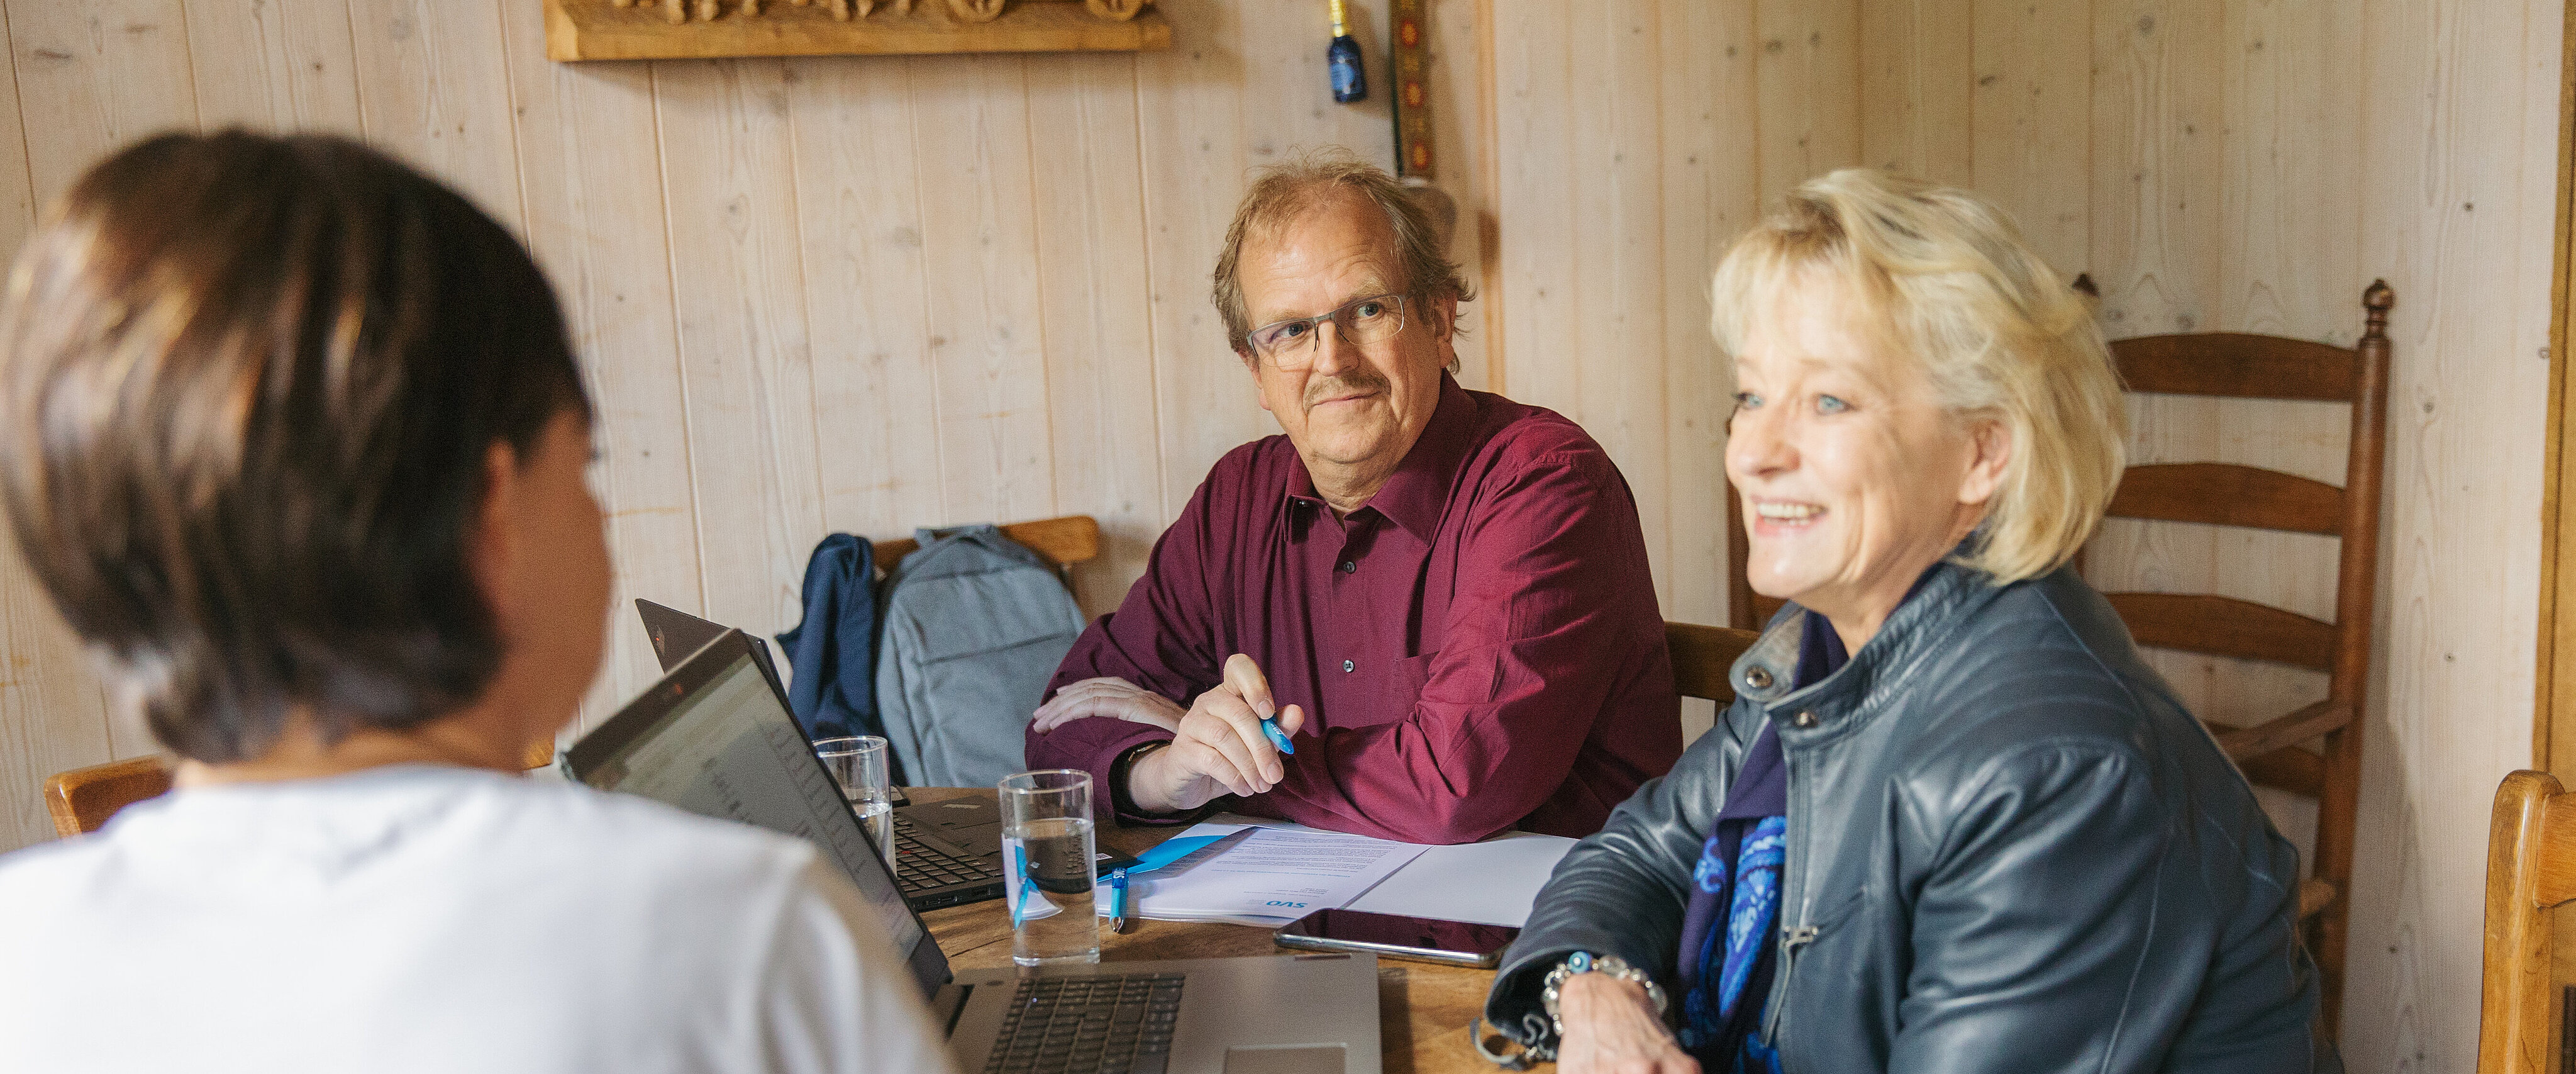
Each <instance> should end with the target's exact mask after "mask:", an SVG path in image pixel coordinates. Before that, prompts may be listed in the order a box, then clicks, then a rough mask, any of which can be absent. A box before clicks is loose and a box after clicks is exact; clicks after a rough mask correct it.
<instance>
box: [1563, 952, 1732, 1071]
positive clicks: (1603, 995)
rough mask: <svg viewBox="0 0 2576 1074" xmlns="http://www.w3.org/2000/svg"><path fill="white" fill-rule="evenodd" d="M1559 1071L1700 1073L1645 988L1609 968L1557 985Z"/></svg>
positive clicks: (1574, 977)
mask: <svg viewBox="0 0 2576 1074" xmlns="http://www.w3.org/2000/svg"><path fill="white" fill-rule="evenodd" d="M1556 1009H1557V1020H1558V1021H1560V1022H1562V1023H1564V1024H1565V1035H1564V1036H1562V1037H1560V1038H1558V1040H1557V1042H1556V1069H1557V1070H1558V1071H1559V1074H1699V1061H1698V1060H1696V1059H1693V1058H1691V1057H1690V1056H1689V1054H1687V1053H1685V1052H1683V1051H1682V1045H1681V1042H1680V1041H1677V1040H1674V1039H1673V1034H1672V1031H1671V1030H1668V1029H1665V1028H1664V1020H1663V1019H1662V1018H1661V1017H1658V1016H1657V1015H1656V1014H1655V1006H1654V1004H1653V1003H1652V1002H1651V1001H1649V1000H1648V999H1647V998H1646V990H1645V988H1644V987H1642V986H1640V985H1638V984H1637V982H1635V981H1622V980H1620V979H1618V978H1616V977H1612V976H1610V975H1609V974H1606V973H1578V974H1575V975H1574V976H1572V977H1568V978H1566V979H1565V983H1564V984H1563V985H1560V986H1558V988H1557V1004H1556Z"/></svg>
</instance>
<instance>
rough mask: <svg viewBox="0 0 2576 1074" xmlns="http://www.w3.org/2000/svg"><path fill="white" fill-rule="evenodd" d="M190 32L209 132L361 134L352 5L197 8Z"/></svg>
mask: <svg viewBox="0 0 2576 1074" xmlns="http://www.w3.org/2000/svg"><path fill="white" fill-rule="evenodd" d="M187 30H188V45H189V48H188V56H189V59H190V61H191V63H190V72H189V73H190V75H191V76H192V77H191V82H192V84H193V86H194V88H195V91H196V98H197V116H198V121H199V122H200V123H202V124H203V125H204V127H205V129H207V130H210V131H212V130H219V129H222V128H224V127H229V126H236V125H238V126H243V127H249V128H251V129H254V130H272V131H317V132H330V133H334V134H345V135H349V136H351V137H356V136H358V134H359V133H360V130H361V123H360V119H359V104H358V70H357V57H356V55H355V53H354V50H355V47H356V46H355V44H354V43H353V41H352V39H351V37H350V33H349V4H348V0H253V2H251V3H247V4H193V5H190V6H189V7H188V10H187Z"/></svg>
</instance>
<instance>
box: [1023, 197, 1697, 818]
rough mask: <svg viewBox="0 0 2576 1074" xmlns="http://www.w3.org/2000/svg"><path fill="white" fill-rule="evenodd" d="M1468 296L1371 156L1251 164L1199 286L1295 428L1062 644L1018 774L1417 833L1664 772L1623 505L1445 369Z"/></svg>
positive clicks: (1150, 814) (1667, 749) (1130, 813)
mask: <svg viewBox="0 0 2576 1074" xmlns="http://www.w3.org/2000/svg"><path fill="white" fill-rule="evenodd" d="M1465 297H1467V295H1466V287H1465V284H1464V282H1463V281H1462V280H1460V279H1459V278H1458V274H1457V269H1456V266H1454V265H1452V264H1450V263H1449V262H1448V261H1447V260H1446V259H1445V258H1444V257H1443V256H1442V255H1441V253H1440V251H1439V250H1438V248H1437V247H1436V246H1434V245H1433V240H1432V238H1431V229H1430V226H1429V224H1428V222H1427V221H1426V219H1425V217H1424V214H1423V213H1422V212H1421V210H1419V209H1418V208H1416V207H1415V206H1414V203H1413V202H1412V200H1411V199H1410V198H1408V197H1407V196H1406V194H1405V191H1404V189H1403V187H1401V186H1399V185H1398V184H1397V183H1396V182H1395V180H1393V179H1392V178H1390V177H1388V176H1387V175H1386V173H1384V172H1382V171H1379V170H1378V169H1376V168H1374V167H1371V166H1369V165H1366V164H1361V163H1358V162H1356V161H1350V160H1347V159H1331V158H1326V159H1317V160H1308V161H1303V162H1300V163H1297V164H1292V165H1289V166H1287V167H1284V168H1281V169H1277V170H1274V171H1272V172H1270V173H1269V174H1267V175H1265V176H1264V177H1263V178H1262V179H1261V180H1260V181H1259V182H1257V183H1255V184H1254V185H1253V188H1252V191H1251V193H1250V194H1249V195H1247V196H1246V198H1245V200H1244V204H1243V206H1242V208H1241V209H1239V210H1238V211H1237V213H1236V215H1235V221H1234V226H1233V227H1232V228H1231V229H1230V230H1229V232H1228V234H1227V236H1226V246H1225V254H1224V256H1223V257H1222V258H1221V259H1220V260H1219V261H1218V263H1217V270H1216V303H1217V308H1218V309H1219V310H1220V311H1221V312H1223V314H1224V316H1225V320H1226V327H1227V330H1228V332H1229V334H1230V335H1231V336H1232V338H1233V341H1234V346H1235V349H1236V351H1237V352H1238V353H1239V354H1240V355H1241V356H1242V358H1243V360H1244V362H1245V364H1246V365H1247V366H1248V367H1249V368H1250V370H1251V372H1252V376H1253V380H1254V381H1255V383H1256V384H1257V385H1258V387H1259V389H1260V393H1261V406H1262V408H1263V409H1265V410H1268V411H1270V413H1271V414H1272V416H1274V417H1276V418H1277V419H1278V421H1279V425H1280V428H1281V429H1282V430H1284V431H1285V432H1286V434H1287V435H1285V436H1273V437H1268V438H1265V439H1262V440H1259V441H1256V442H1254V443H1250V444H1245V445H1243V446H1242V447H1239V448H1236V449H1234V450H1233V451H1231V452H1228V453H1227V454H1226V456H1225V458H1223V459H1221V460H1219V461H1218V462H1217V464H1216V468H1215V469H1214V470H1212V471H1210V472H1209V474H1208V478H1207V481H1206V482H1205V483H1204V484H1202V485H1200V486H1199V490H1198V493H1197V494H1196V495H1194V496H1192V497H1191V498H1190V503H1189V506H1188V508H1186V509H1185V510H1183V511H1182V512H1181V517H1180V519H1179V521H1177V522H1175V523H1173V524H1172V528H1171V529H1170V530H1169V531H1166V532H1165V533H1164V534H1163V537H1162V540H1161V541H1159V542H1157V543H1156V544H1155V546H1154V555H1153V559H1152V560H1151V562H1150V563H1149V565H1148V566H1147V568H1146V572H1145V577H1144V578H1143V579H1141V580H1139V581H1138V582H1137V583H1136V586H1135V588H1134V589H1131V590H1129V591H1128V594H1127V599H1126V602H1125V603H1124V604H1122V605H1121V606H1120V607H1119V609H1118V611H1117V612H1116V613H1114V614H1111V615H1107V616H1103V617H1101V619H1100V620H1099V621H1098V622H1095V623H1093V624H1091V627H1090V629H1088V630H1085V631H1084V632H1083V634H1082V638H1081V640H1079V641H1077V642H1075V643H1074V646H1073V650H1072V651H1071V652H1070V653H1068V654H1066V656H1065V658H1064V664H1063V666H1062V667H1061V668H1059V669H1058V670H1057V672H1056V676H1055V680H1054V681H1053V682H1052V683H1051V684H1049V691H1050V693H1051V694H1052V697H1051V698H1050V700H1048V701H1047V702H1046V703H1045V704H1044V705H1043V706H1041V707H1040V708H1039V709H1038V712H1037V718H1036V719H1035V720H1034V721H1032V722H1031V724H1030V726H1029V732H1028V762H1029V765H1030V766H1031V767H1033V768H1052V767H1062V768H1079V769H1084V770H1087V771H1089V772H1091V773H1092V776H1093V779H1094V781H1095V786H1096V787H1098V788H1099V789H1100V791H1101V793H1100V794H1099V795H1098V796H1097V798H1096V799H1095V800H1097V801H1099V802H1101V808H1100V811H1101V813H1102V814H1104V815H1108V814H1112V813H1114V814H1115V815H1116V816H1118V817H1120V818H1123V819H1126V820H1130V821H1140V820H1141V821H1153V820H1176V819H1185V817H1186V815H1187V814H1189V813H1190V812H1192V811H1194V810H1197V809H1199V808H1200V807H1202V806H1204V805H1206V804H1207V803H1209V802H1210V801H1211V800H1212V799H1215V798H1216V797H1218V796H1219V795H1223V794H1234V795H1239V796H1241V798H1240V799H1239V800H1238V801H1236V802H1234V803H1231V808H1233V809H1236V810H1239V811H1242V812H1246V813H1255V814H1263V815H1269V816H1276V817H1283V818H1286V819H1289V820H1294V821H1299V822H1301V823H1305V824H1310V825H1313V826H1315V827H1318V828H1330V829H1334V830H1337V831H1345V832H1357V833H1360V834H1364V835H1374V836H1381V837H1384V838H1389V839H1400V840H1404V841H1407V842H1417V843H1463V842H1469V841H1473V840H1476V839H1482V838H1484V837H1486V836H1489V835H1492V834H1494V833H1496V832H1500V831H1502V830H1504V829H1507V828H1514V827H1517V828H1521V829H1524V830H1527V831H1536V832H1546V833H1549V834H1553V835H1570V836H1582V835H1589V834H1591V833H1592V832H1594V831H1597V830H1599V829H1600V827H1601V825H1602V822H1603V821H1604V820H1606V819H1608V817H1609V815H1610V809H1611V807H1612V806H1615V805H1617V804H1618V803H1619V802H1620V801H1622V800H1624V799H1626V798H1627V797H1628V795H1629V793H1630V792H1632V791H1634V790H1636V789H1637V786H1638V785H1639V784H1641V783H1643V782H1645V781H1646V780H1647V779H1650V778H1652V777H1655V776H1659V775H1662V774H1663V773H1664V772H1665V770H1666V769H1669V768H1671V767H1672V764H1673V761H1674V760H1675V759H1676V758H1678V757H1679V756H1680V755H1681V726H1680V723H1679V720H1678V708H1677V701H1676V699H1675V695H1674V693H1673V675H1672V664H1671V661H1670V659H1669V658H1668V656H1667V655H1666V653H1665V649H1664V624H1663V617H1662V615H1661V613H1660V612H1659V611H1658V610H1657V609H1656V605H1655V590H1654V583H1653V581H1652V579H1651V578H1649V577H1648V574H1647V569H1646V548H1645V539H1644V535H1643V534H1642V532H1641V531H1640V529H1639V527H1638V524H1637V507H1636V501H1635V499H1634V497H1632V496H1631V495H1630V494H1629V491H1628V484H1627V481H1626V480H1625V479H1624V478H1622V477H1621V476H1620V475H1619V470H1618V468H1617V467H1616V466H1613V465H1611V463H1610V458H1609V456H1607V455H1605V454H1603V452H1602V450H1601V447H1600V445H1598V444H1595V443H1594V442H1593V441H1592V438H1591V437H1590V436H1587V435H1585V434H1584V432H1583V430H1582V429H1581V428H1580V427H1578V426H1576V425H1575V424H1574V423H1573V422H1571V421H1568V420H1566V419H1565V418H1563V417H1560V416H1558V415H1557V414H1555V413H1553V412H1550V411H1547V410H1542V409H1539V408H1537V407H1529V406H1523V405H1520V404H1518V403H1514V402H1512V401H1510V400H1508V399H1504V398H1502V397H1501V396H1496V395H1489V394H1486V393H1483V392H1470V391H1467V390H1465V389H1462V388H1460V387H1459V386H1458V383H1457V382H1456V381H1455V380H1453V379H1451V378H1450V376H1449V373H1448V370H1449V369H1450V368H1452V367H1454V366H1455V365H1456V363H1457V360H1458V359H1457V351H1456V348H1455V347H1454V346H1453V344H1452V339H1451V333H1452V331H1453V329H1454V326H1455V324H1456V321H1457V312H1458V303H1459V302H1460V301H1461V300H1462V299H1464V298H1465ZM1560 358H1562V359H1564V360H1572V358H1571V356H1560ZM1184 704H1186V705H1187V707H1186V709H1185V708H1184V707H1183V706H1184ZM1272 716H1275V717H1276V719H1277V726H1278V727H1279V729H1280V730H1282V731H1284V732H1286V733H1288V734H1289V735H1290V736H1293V738H1292V744H1293V746H1294V747H1295V748H1294V751H1293V752H1291V753H1288V754H1285V755H1283V754H1281V753H1280V752H1279V751H1278V750H1276V749H1274V748H1273V747H1272V745H1271V743H1270V740H1269V739H1268V738H1267V737H1266V736H1265V735H1264V733H1263V731H1262V728H1261V720H1262V719H1263V718H1264V717H1272Z"/></svg>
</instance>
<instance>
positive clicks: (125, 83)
mask: <svg viewBox="0 0 2576 1074" xmlns="http://www.w3.org/2000/svg"><path fill="white" fill-rule="evenodd" d="M9 40H10V46H11V52H12V54H13V55H12V59H13V60H14V61H15V63H16V66H17V83H18V85H17V93H18V98H19V105H20V107H21V109H22V115H23V117H24V124H25V127H24V130H25V135H26V141H27V143H28V144H29V145H31V146H42V147H43V152H33V151H31V152H29V153H28V155H27V163H28V167H29V173H30V179H31V181H32V184H33V187H34V191H35V196H36V204H38V205H40V206H41V205H43V204H45V203H46V202H49V201H52V200H53V199H54V198H56V197H58V196H60V195H61V194H62V192H63V191H64V190H66V189H69V188H70V187H71V185H72V180H74V179H76V178H78V177H79V176H80V173H81V172H82V171H84V170H86V169H87V168H88V167H89V166H90V165H91V164H94V163H96V162H97V161H98V159H99V158H100V157H103V156H105V155H107V153H108V152H109V151H110V150H112V149H115V148H116V147H119V146H122V145H125V144H126V143H128V142H132V141H134V140H136V139H139V138H142V137H144V136H146V135H149V134H155V133H158V132H160V131H163V130H170V129H174V128H175V129H180V130H194V129H196V127H197V107H196V94H195V91H194V90H193V88H192V87H191V86H190V85H189V79H188V69H189V56H188V40H187V24H186V19H185V17H184V14H183V12H182V10H181V8H180V5H179V2H178V0H100V2H98V3H83V4H59V3H45V2H41V0H13V2H12V3H10V4H9Z"/></svg>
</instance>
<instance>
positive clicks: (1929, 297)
mask: <svg viewBox="0 0 2576 1074" xmlns="http://www.w3.org/2000/svg"><path fill="white" fill-rule="evenodd" d="M1810 272H1822V273H1825V274H1827V275H1828V276H1829V277H1830V278H1834V279H1837V280H1840V281H1841V282H1842V283H1843V284H1844V285H1845V286H1847V287H1849V288H1851V290H1850V292H1849V293H1850V294H1851V295H1853V296H1855V298H1856V299H1857V301H1858V302H1859V303H1860V304H1861V305H1862V307H1863V308H1864V309H1867V310H1870V311H1871V312H1872V314H1873V315H1874V317H1873V319H1874V320H1875V321H1876V322H1877V323H1876V324H1874V325H1870V326H1868V327H1867V329H1866V330H1868V331H1872V332H1874V333H1876V334H1877V335H1878V337H1879V338H1880V340H1881V341H1882V342H1883V343H1885V344H1886V345H1887V347H1888V349H1889V351H1890V352H1891V353H1895V354H1902V355H1906V356H1908V357H1911V358H1913V359H1914V360H1915V361H1916V362H1917V363H1918V365H1919V368H1921V369H1922V370H1923V372H1924V373H1925V374H1926V375H1927V377H1928V378H1929V379H1930V381H1931V382H1932V386H1933V390H1934V391H1936V392H1937V393H1939V395H1940V401H1941V404H1942V407H1943V409H1945V410H1947V411H1949V412H1950V413H1952V414H1953V415H1956V416H1958V417H1961V418H1992V419H1995V420H1998V421H2001V422H2002V423H2003V424H2004V426H2005V427H2006V428H2007V429H2009V430H2010V432H2011V434H2012V455H2011V458H2010V460H2009V461H2008V462H2007V463H2006V464H2005V467H2004V474H2003V481H2002V484H2001V486H2000V487H1999V488H1998V489H1997V490H1996V493H1995V496H1994V499H1993V501H1992V502H1991V503H1989V504H1988V506H1987V510H1986V517H1985V520H1984V521H1983V522H1982V523H1981V524H1980V525H1979V526H1978V529H1977V535H1976V536H1975V537H1974V538H1973V539H1972V543H1971V544H1970V546H1969V550H1968V552H1967V553H1966V554H1965V555H1964V556H1963V557H1962V558H1961V560H1960V562H1962V563H1964V564H1965V565H1967V566H1970V567H1974V568H1977V569H1979V570H1983V571H1985V572H1987V573H1989V574H1992V575H1993V576H1994V580H1995V583H1996V584H1997V585H2001V584H2004V583H2008V582H2015V581H2020V580H2022V579H2024V578H2034V577H2037V576H2039V575H2043V574H2046V573H2048V572H2050V571H2052V570H2055V569H2056V568H2057V567H2058V566H2059V565H2060V564H2063V563H2065V562H2066V561H2067V560H2068V559H2071V558H2073V557H2074V555H2075V552H2076V550H2077V549H2078V548H2080V547H2082V545H2083V543H2084V539H2085V538H2086V537H2088V536H2091V534H2092V532H2093V528H2094V526H2096V525H2098V524H2099V523H2100V522H2101V521H2102V513H2103V511H2104V509H2106V508H2107V507H2109V505H2110V502H2111V493H2112V490H2114V489H2116V488H2118V487H2119V484H2120V473H2121V470H2122V468H2123V466H2124V465H2125V464H2126V461H2127V452H2126V450H2125V448H2124V446H2123V441H2124V439H2125V438H2126V436H2127V434H2128V418H2127V412H2126V410H2125V409H2124V408H2123V407H2122V406H2121V403H2120V378H2119V374H2118V373H2117V372H2116V371H2115V370H2114V369H2113V367H2112V364H2111V355H2110V350H2109V348H2108V347H2107V346H2105V345H2104V344H2103V342H2102V332H2101V329H2100V328H2098V327H2097V326H2095V325H2094V323H2093V311H2092V307H2091V305H2090V304H2089V303H2087V302H2085V301H2084V299H2083V298H2082V297H2080V296H2078V295H2077V294H2076V293H2075V290H2074V288H2072V287H2070V286H2068V285H2067V283H2066V282H2065V281H2064V280H2062V279H2060V278H2059V277H2058V274H2057V272H2056V271H2055V270H2054V269H2051V268H2050V267H2049V265H2048V263H2047V262H2046V261H2044V260H2042V259H2041V258H2040V256H2039V254H2037V253H2036V252H2033V251H2032V250H2031V248H2030V246H2029V244H2028V243H2026V242H2024V241H2023V240H2022V237H2021V232H2020V230H2019V229H2017V228H2015V227H2014V226H2013V223H2012V220H2011V218H2010V217H2008V216H2006V215H2005V214H2004V212H2003V211H2002V210H2000V209H1998V208H1996V207H1995V206H1994V205H1992V204H1991V203H1989V202H1987V201H1986V200H1985V199H1983V198H1980V197H1978V196H1976V195H1974V194H1971V193H1969V192H1967V191H1964V190H1957V189H1952V188H1947V187H1934V186H1931V185H1929V184H1926V183H1922V182H1917V181H1915V180H1911V179H1904V178H1899V177H1897V176H1894V175H1889V174H1887V173H1885V172H1881V171H1877V170H1875V169H1869V168H1845V169H1843V170H1841V171H1837V172H1834V173H1832V174H1829V175H1825V176H1823V177H1820V178H1816V179H1811V180H1808V181H1807V182H1806V183H1803V184H1801V185H1800V186H1799V187H1798V189H1797V190H1796V191H1795V192H1794V193H1792V194H1790V195H1789V203H1788V205H1787V207H1785V208H1783V209H1782V210H1781V211H1780V212H1778V213H1776V214H1774V215H1772V216H1771V217H1770V218H1769V219H1767V220H1765V221H1763V222H1762V224H1761V225H1760V226H1758V227H1756V228H1754V229H1753V231H1752V233H1750V234H1748V235H1746V236H1744V237H1743V238H1742V239H1739V240H1737V241H1736V243H1735V246H1734V248H1733V249H1731V250H1729V251H1727V254H1726V259H1725V260H1724V261H1722V262H1720V263H1719V265H1718V269H1717V278H1716V281H1715V285H1714V291H1715V293H1714V296H1713V297H1714V304H1713V308H1714V314H1713V316H1712V318H1711V328H1712V329H1713V330H1714V331H1715V332H1716V334H1717V341H1718V345H1719V347H1721V348H1722V349H1723V350H1724V351H1725V352H1726V353H1727V354H1728V355H1730V356H1732V355H1734V354H1736V353H1738V352H1739V348H1741V346H1742V345H1743V341H1744V335H1745V332H1746V329H1747V328H1748V326H1749V325H1750V324H1751V323H1752V321H1753V320H1754V319H1755V318H1756V317H1758V316H1761V315H1764V314H1766V313H1768V311H1769V310H1770V308H1771V305H1772V303H1773V302H1774V301H1775V300H1776V298H1777V297H1778V295H1779V294H1780V293H1782V291H1783V289H1784V288H1787V287H1790V286H1794V281H1795V280H1796V279H1797V278H1798V277H1800V276H1802V275H1805V274H1807V273H1810Z"/></svg>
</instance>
